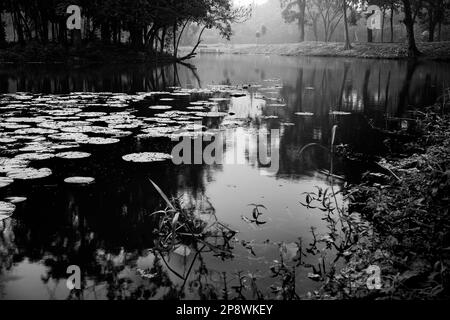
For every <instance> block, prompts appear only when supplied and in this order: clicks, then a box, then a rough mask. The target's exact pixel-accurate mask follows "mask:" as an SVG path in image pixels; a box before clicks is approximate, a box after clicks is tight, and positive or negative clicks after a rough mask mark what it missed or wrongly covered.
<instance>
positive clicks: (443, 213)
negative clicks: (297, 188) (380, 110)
mask: <svg viewBox="0 0 450 320" xmlns="http://www.w3.org/2000/svg"><path fill="white" fill-rule="evenodd" d="M447 101H448V97H447ZM443 104H444V105H445V102H441V103H440V104H437V105H435V106H434V107H431V108H429V109H428V110H427V112H426V113H423V112H416V113H413V114H412V117H415V118H416V122H417V128H418V132H417V136H416V137H415V138H412V139H411V141H410V142H409V143H405V144H403V147H402V150H400V153H396V154H390V155H388V156H387V157H386V158H385V159H380V161H379V164H380V167H383V168H385V169H386V170H385V174H383V173H378V174H373V173H372V174H367V175H366V176H365V178H364V179H363V182H362V183H360V184H357V185H354V186H351V187H349V188H348V190H347V194H348V195H351V197H349V199H350V207H349V211H350V212H352V213H354V214H358V215H359V216H361V217H362V218H363V220H366V221H369V222H370V225H371V230H370V232H368V233H367V234H366V235H364V236H362V235H359V236H358V238H357V241H356V243H355V245H354V246H352V249H351V250H350V251H349V252H348V253H347V255H346V257H347V258H348V261H347V264H346V267H345V268H344V269H343V270H341V272H339V273H336V274H331V275H330V276H329V278H328V281H327V283H326V285H325V286H324V288H323V291H322V293H321V294H320V295H318V297H320V298H324V297H325V298H341V299H342V298H343V299H346V298H352V299H353V298H370V299H448V298H449V297H450V270H449V268H450V213H449V208H450V202H449V195H450V116H449V115H448V114H443V113H442V105H443ZM449 107H450V106H449V105H448V104H447V110H448V108H449ZM399 134H401V132H399ZM394 140H395V135H391V137H390V138H389V139H387V140H386V141H385V142H386V143H389V144H395V143H396V141H394ZM413 150H414V151H413ZM356 224H357V223H356V222H355V225H356ZM354 227H355V226H354ZM369 266H378V267H380V269H381V286H382V288H381V289H380V290H369V289H368V287H367V281H368V279H369V275H368V273H367V268H368V267H369Z"/></svg>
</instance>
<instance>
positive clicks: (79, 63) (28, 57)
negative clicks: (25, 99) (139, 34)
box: [0, 43, 177, 67]
mask: <svg viewBox="0 0 450 320" xmlns="http://www.w3.org/2000/svg"><path fill="white" fill-rule="evenodd" d="M176 61H177V59H175V58H174V57H173V56H171V55H169V54H166V53H163V54H160V53H157V54H156V55H155V54H149V52H146V51H145V50H144V49H135V48H132V47H130V46H127V45H105V44H101V43H89V44H83V45H81V46H79V47H74V46H68V45H59V44H54V43H50V44H47V45H43V44H39V43H31V44H27V45H23V46H21V45H19V44H14V45H10V46H8V47H6V48H0V67H1V66H24V65H49V66H51V65H66V66H75V67H83V66H90V65H107V64H130V63H131V64H142V63H160V64H166V63H173V62H176Z"/></svg>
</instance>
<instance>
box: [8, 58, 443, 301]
mask: <svg viewBox="0 0 450 320" xmlns="http://www.w3.org/2000/svg"><path fill="white" fill-rule="evenodd" d="M189 62H190V63H191V64H192V65H191V66H186V65H177V66H174V65H168V66H164V67H158V68H152V67H151V66H136V65H135V66H122V65H121V66H104V67H89V68H79V69H67V68H65V67H62V66H52V67H44V66H39V65H32V66H27V67H22V68H14V67H0V93H4V94H12V95H0V119H1V121H2V123H14V124H19V123H25V124H26V125H27V126H29V127H32V128H36V127H39V125H40V122H41V121H44V122H46V123H48V122H51V124H52V125H53V124H55V122H58V121H59V122H64V121H69V120H70V121H72V120H74V121H78V120H82V121H86V120H89V121H91V120H92V123H94V122H95V121H94V120H93V119H92V118H95V117H101V116H112V115H119V116H120V118H121V119H122V120H123V118H124V117H125V115H126V117H129V119H132V120H130V123H131V122H133V123H137V122H139V126H137V127H135V128H132V129H133V130H131V129H130V130H131V131H132V134H130V135H127V136H123V137H122V136H121V138H120V139H119V140H120V142H118V143H116V144H112V145H101V146H98V145H94V146H93V145H92V144H89V143H87V144H86V143H85V144H80V146H78V147H76V148H74V149H73V150H75V151H84V152H89V153H91V157H89V158H87V159H80V160H77V161H64V160H61V159H58V158H51V159H46V160H39V161H32V162H31V164H30V165H31V166H33V167H36V168H42V167H48V168H50V169H51V170H52V171H53V174H52V176H50V177H46V178H44V179H36V180H31V181H30V180H26V181H20V179H19V180H18V181H16V180H14V182H13V183H12V184H9V185H8V186H6V187H3V188H0V201H2V199H4V198H7V197H11V196H20V197H26V198H27V200H26V201H25V202H22V203H19V204H17V205H16V211H15V212H14V215H13V216H12V217H11V218H9V219H5V220H2V221H1V222H0V232H1V234H0V268H1V269H0V298H1V299H66V298H68V297H73V294H72V295H71V293H70V290H69V289H68V288H67V286H66V279H67V277H68V275H67V273H66V269H67V267H68V266H70V265H78V266H79V267H80V269H81V271H82V275H83V288H84V289H83V298H84V299H106V298H137V297H145V298H155V299H160V298H173V297H174V296H179V293H180V292H183V295H182V297H184V298H194V299H195V298H205V297H209V298H211V297H218V298H224V291H223V290H222V289H224V287H225V283H226V287H227V290H226V291H227V295H228V297H230V298H232V297H236V296H239V294H238V289H236V288H232V287H233V286H236V285H237V284H238V283H239V277H241V276H242V277H243V278H242V281H243V285H245V286H246V289H244V290H243V291H242V293H243V295H244V296H245V297H247V298H255V296H254V295H253V294H254V292H255V290H251V288H252V286H253V285H254V283H252V282H251V279H252V278H255V279H256V285H257V286H258V288H259V290H260V291H261V292H262V293H263V294H264V295H265V296H267V297H275V296H276V295H277V294H276V293H275V291H276V287H279V286H281V282H282V280H281V279H280V278H279V277H278V278H274V277H272V275H273V272H272V271H271V267H272V266H273V265H274V264H277V263H278V262H279V260H280V259H283V258H284V259H287V263H288V265H289V266H292V265H295V263H296V262H295V261H288V260H289V259H290V258H292V255H293V254H292V248H293V247H295V242H296V241H298V238H301V239H302V244H304V246H305V247H306V246H307V245H308V244H309V243H310V242H311V241H312V240H313V237H312V233H311V228H312V227H313V228H315V231H314V232H315V233H316V234H317V235H319V236H323V235H325V234H326V233H327V231H328V229H327V227H326V224H325V222H324V221H323V218H324V214H323V212H322V211H320V210H317V209H307V208H305V207H303V206H302V205H301V204H300V201H302V202H304V201H305V200H304V199H305V195H304V193H305V192H311V191H314V190H315V188H316V187H319V188H323V189H325V188H328V187H330V186H331V185H333V187H334V188H336V189H339V187H340V186H341V185H342V184H343V183H344V180H340V179H333V180H331V179H330V178H329V177H328V176H327V174H326V171H325V170H328V169H329V168H330V161H331V159H330V156H329V154H328V153H327V152H325V151H324V150H322V149H320V148H310V149H308V150H306V151H305V152H304V153H303V154H302V155H301V156H300V155H299V152H300V150H301V149H302V148H303V147H304V146H305V145H307V144H309V143H317V144H321V145H324V146H329V145H330V141H331V138H330V137H331V132H332V128H333V126H334V125H337V126H338V127H337V135H336V141H335V144H336V145H339V144H348V145H350V146H351V147H352V149H354V150H356V151H361V152H368V153H378V152H380V153H382V152H383V148H384V145H383V143H382V139H381V137H380V136H379V134H378V133H377V132H376V131H373V130H371V127H372V126H377V127H380V128H383V129H392V128H404V129H405V130H408V127H409V126H410V122H408V121H407V120H402V119H403V118H405V119H406V118H408V110H410V109H411V108H414V107H418V108H421V107H424V106H426V105H428V104H431V103H433V102H434V101H435V100H436V98H437V97H438V96H439V95H440V94H441V92H442V88H443V87H448V86H449V85H450V65H449V64H444V63H436V62H421V63H414V62H412V61H410V62H407V61H392V60H389V61H384V60H359V59H329V58H294V57H275V56H239V55H200V56H199V57H197V58H196V59H194V60H192V61H189ZM211 86H213V87H211ZM235 86H237V87H236V88H235ZM173 87H181V88H184V89H189V90H190V91H189V90H187V91H184V93H182V94H180V95H177V94H175V95H174V94H171V93H167V92H166V93H164V94H159V95H152V96H151V97H148V98H146V99H143V100H142V99H138V97H139V96H142V95H143V93H148V92H154V91H170V92H173V91H174V90H175V91H177V90H179V89H178V88H173ZM205 88H206V89H207V88H210V89H211V92H207V91H202V90H197V89H205ZM230 88H231V89H230ZM237 89H239V92H238V93H239V94H236V92H235V91H236V90H237ZM213 91H214V92H213ZM23 92H26V94H25V93H23ZM71 92H72V93H73V92H77V94H72V95H71V96H69V95H68V94H70V93H71ZM81 92H97V93H101V94H100V95H101V97H102V99H103V100H105V99H106V101H111V100H108V99H113V98H114V99H115V101H116V102H117V101H119V102H120V103H118V104H117V105H115V106H116V107H117V108H112V107H111V105H108V103H105V102H101V101H100V102H99V101H97V100H96V99H97V98H98V95H96V94H93V95H89V94H86V96H85V97H83V95H82V94H81ZM107 92H111V93H107ZM186 92H188V93H189V94H186ZM230 92H231V95H230ZM13 93H20V94H17V95H16V94H13ZM112 93H124V94H127V95H129V96H124V97H121V96H119V95H113V94H112ZM136 93H137V94H136ZM167 98H169V99H167ZM211 98H213V99H212V100H211ZM214 98H218V99H214ZM83 99H87V100H89V103H85V102H84V101H83ZM102 99H100V100H102ZM161 99H163V100H161ZM38 100H40V101H39V102H37V101H38ZM67 100H69V102H67ZM103 100H102V101H103ZM137 100H139V101H137ZM199 100H200V101H209V102H211V101H213V103H211V105H209V106H208V108H206V107H205V110H206V109H207V111H209V112H211V111H212V112H216V113H217V112H220V113H223V114H221V115H220V116H217V115H215V116H212V117H211V116H207V115H200V116H199V115H195V116H193V115H194V109H189V108H192V106H196V104H195V102H196V101H199ZM64 101H65V102H64ZM192 102H194V104H192ZM161 104H163V105H170V106H171V107H172V110H179V111H182V112H186V110H188V111H189V112H190V113H189V114H184V115H186V116H183V117H182V118H186V119H181V118H180V115H177V117H173V118H175V120H174V123H175V124H177V123H183V124H189V123H191V122H193V121H194V119H195V121H201V124H202V125H204V126H205V127H206V128H205V129H204V130H207V131H208V132H209V131H211V132H214V133H217V132H220V133H221V134H222V136H223V139H224V144H226V148H225V149H224V152H223V155H222V159H223V160H224V161H223V163H221V164H211V165H207V164H182V165H175V164H172V163H171V162H170V161H166V162H161V163H159V162H158V163H151V164H148V165H136V164H133V163H129V162H125V161H123V160H122V156H123V155H125V154H129V153H135V152H166V153H170V152H171V148H172V147H173V146H174V144H175V143H174V142H173V141H170V139H168V138H167V137H159V138H148V137H139V138H138V135H139V134H140V133H142V130H144V129H151V128H152V126H151V125H150V124H149V122H147V121H146V120H145V119H147V120H149V119H150V118H152V117H153V118H155V116H158V114H161V113H164V110H150V109H149V108H148V107H149V106H152V105H161ZM49 105H50V106H51V108H50V109H49ZM200 105H202V103H200ZM78 107H80V108H81V109H83V112H100V113H101V115H100V114H97V115H95V114H94V115H92V114H91V115H90V116H88V115H83V116H81V115H80V112H81V110H74V111H73V112H72V113H70V114H62V113H61V112H59V111H61V110H64V108H69V109H72V110H73V109H74V108H78ZM55 108H57V110H58V112H59V113H56V112H55ZM48 110H51V111H50V112H47V111H48ZM192 116H193V117H192ZM26 117H29V118H33V117H38V119H39V121H33V120H29V119H28V120H24V121H23V122H21V121H20V120H17V118H26ZM65 117H69V118H70V117H74V118H70V119H68V118H65ZM189 117H191V118H190V119H189ZM63 118H64V119H63ZM167 118H170V117H167ZM198 118H199V119H200V120H198ZM399 118H401V119H399ZM97 120H99V119H97ZM110 120H111V118H108V121H110ZM122 120H121V121H122ZM180 121H181V122H180ZM183 121H185V122H183ZM186 121H187V122H186ZM97 122H102V121H97ZM150 122H151V121H150ZM130 123H127V124H130ZM109 124H111V121H110V122H109ZM121 124H123V122H122V123H121ZM78 125H79V124H78ZM102 125H103V126H104V123H103V124H98V126H102ZM76 126H77V125H76V124H73V125H72V126H71V127H76ZM169 126H170V124H169ZM39 128H42V126H40V127H39ZM61 128H62V127H57V128H56V131H57V132H59V131H60V130H61ZM130 128H131V127H130ZM122 129H123V130H125V127H122ZM16 130H20V129H18V128H12V127H10V126H9V127H8V126H2V127H0V135H1V136H0V138H1V139H0V141H1V142H0V159H9V158H12V157H17V156H20V154H23V153H24V152H25V151H24V149H23V148H24V146H29V145H30V143H32V142H34V143H35V144H34V145H36V143H38V144H41V145H42V144H43V143H44V142H48V140H51V138H49V136H48V135H49V133H45V132H39V131H36V132H35V131H33V132H34V133H33V137H31V138H29V139H28V140H27V138H26V137H24V135H26V134H27V131H25V132H24V133H23V134H20V132H19V133H18V132H17V131H16ZM127 130H128V129H127ZM271 130H275V131H271ZM70 132H75V131H70ZM261 132H262V133H264V134H265V133H267V135H269V136H270V138H273V139H272V140H271V139H270V138H269V145H263V146H261V145H260V144H259V143H258V140H252V139H253V138H254V137H256V135H257V134H258V133H261ZM273 132H275V133H277V134H278V135H275V134H274V133H273ZM92 133H93V132H89V134H92ZM269 133H270V134H269ZM28 134H29V133H28ZM108 134H109V133H106V135H108ZM19 135H20V137H18V136H19ZM94 135H95V134H94ZM11 138H12V139H11ZM245 138H250V143H249V144H248V145H245V144H240V143H239V142H242V141H243V140H244V139H245ZM270 142H272V145H270ZM55 145H56V143H55V142H54V141H53V142H51V147H49V148H47V149H46V150H45V153H50V154H52V153H57V152H60V151H57V150H56V149H55V148H56V147H55ZM204 147H205V146H204V145H203V148H204ZM266 147H267V148H269V147H270V148H269V149H271V150H270V151H271V152H272V153H271V154H270V155H271V156H272V160H274V159H275V157H274V156H275V155H274V152H275V150H277V152H278V154H279V157H278V159H277V161H276V162H277V163H276V167H275V170H272V169H273V168H271V167H269V166H267V165H264V163H260V162H258V161H255V159H253V158H252V156H251V155H254V154H258V152H260V151H261V148H266ZM71 150H72V149H71ZM202 150H203V149H202ZM32 152H34V153H42V152H43V151H42V150H40V149H39V150H33V151H32ZM333 166H334V168H333V173H334V174H335V175H338V176H342V177H345V180H347V181H352V180H354V179H358V176H359V174H360V173H361V172H362V171H363V170H364V169H365V168H362V167H361V166H359V165H357V164H355V163H348V162H343V161H340V159H334V161H333ZM0 167H1V166H0ZM5 175H6V173H0V177H2V176H5ZM71 176H88V177H94V178H95V179H96V182H95V184H92V185H89V186H85V187H77V186H72V185H69V184H67V183H64V179H65V178H67V177H71ZM149 178H150V179H152V180H153V181H155V182H156V184H157V185H158V186H159V187H160V188H161V189H162V190H163V191H164V192H165V193H166V194H167V195H168V196H169V197H171V198H172V197H176V198H179V199H180V203H181V206H182V207H183V208H186V210H189V211H190V212H193V213H194V214H195V215H196V216H198V217H199V219H201V220H202V221H204V222H205V223H207V224H209V225H211V224H214V221H216V219H217V221H220V222H221V223H222V224H223V225H226V226H227V228H230V229H232V230H236V231H238V233H237V234H236V235H234V236H233V237H231V238H230V239H228V241H227V242H226V243H224V242H223V241H222V240H220V239H219V240H217V239H216V240H214V239H208V245H206V244H205V243H204V242H201V243H200V244H202V245H205V246H206V249H208V248H209V246H213V244H214V245H215V246H217V247H220V248H222V249H223V250H222V251H220V250H219V251H217V250H204V251H202V252H201V253H200V254H194V251H195V250H194V249H195V248H193V244H192V242H190V243H186V246H184V245H183V247H181V246H180V247H179V248H185V251H184V253H182V254H180V252H179V250H178V253H177V252H174V251H175V249H174V250H171V251H170V253H168V254H165V255H164V254H163V255H162V258H161V257H160V255H159V254H156V253H155V251H154V250H153V249H154V248H155V245H156V239H158V236H157V235H155V234H157V232H156V233H155V229H158V225H157V224H156V222H155V221H157V220H155V215H152V213H153V212H155V211H157V210H160V209H162V208H164V201H163V200H162V198H161V196H160V195H159V194H158V193H157V191H156V190H155V188H154V187H153V186H152V185H151V183H150V182H149ZM0 182H1V181H0ZM250 204H257V205H263V206H264V207H265V209H264V208H261V209H260V210H261V212H262V213H263V214H262V215H261V218H260V219H261V220H260V221H262V222H263V223H262V224H259V223H256V222H255V221H252V210H253V208H254V206H252V205H250ZM212 220H214V221H213V222H211V221H212ZM169 238H170V236H169ZM221 241H222V242H221ZM217 247H216V248H217ZM225 247H226V250H225ZM280 247H281V248H284V249H285V251H284V253H282V255H281V257H280ZM186 248H187V249H186ZM186 250H189V251H192V252H190V253H189V252H186ZM286 250H287V251H286ZM281 251H282V250H281ZM225 252H226V253H230V252H231V253H232V255H231V256H230V255H227V254H225ZM294 255H295V254H294ZM321 257H322V256H321V255H315V256H313V255H306V256H305V257H304V258H303V259H304V263H307V264H308V265H314V266H317V265H319V264H321V261H320V260H319V259H320V258H321ZM163 259H164V260H163ZM333 259H334V253H333V252H332V251H330V252H329V253H327V255H326V257H325V264H326V266H329V264H330V263H331V262H332V261H333ZM274 260H278V262H274ZM191 265H192V268H191ZM308 265H307V266H300V267H298V268H296V275H295V280H294V283H295V286H296V292H297V293H298V294H299V295H300V296H303V295H305V294H307V292H311V291H313V290H316V289H317V288H318V287H320V285H321V283H320V282H316V281H313V280H312V279H310V278H308V273H311V272H313V270H314V269H312V267H311V266H308ZM315 269H317V268H315ZM316 271H317V270H316ZM143 272H144V274H143ZM316 273H317V272H316ZM249 274H251V276H249ZM180 275H181V276H182V277H185V278H186V281H184V280H183V279H181V277H180ZM186 275H187V276H186ZM270 286H272V287H273V290H272V289H271V288H270ZM228 291H229V293H228Z"/></svg>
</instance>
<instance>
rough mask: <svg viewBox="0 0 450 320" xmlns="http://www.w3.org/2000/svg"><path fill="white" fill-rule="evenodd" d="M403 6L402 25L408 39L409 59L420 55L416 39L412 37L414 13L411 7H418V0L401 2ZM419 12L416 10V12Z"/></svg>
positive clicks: (403, 0)
mask: <svg viewBox="0 0 450 320" xmlns="http://www.w3.org/2000/svg"><path fill="white" fill-rule="evenodd" d="M401 1H402V5H403V12H404V15H405V18H404V20H403V23H404V24H405V27H406V35H407V39H408V56H409V57H411V58H414V57H417V56H419V55H420V54H421V53H420V51H419V49H418V48H417V44H416V37H415V35H414V24H415V17H416V16H415V13H414V12H413V5H414V6H415V8H418V7H419V6H420V3H421V2H422V1H420V0H401ZM418 11H419V10H418V9H416V12H418Z"/></svg>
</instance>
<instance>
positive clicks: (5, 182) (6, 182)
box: [0, 177, 14, 188]
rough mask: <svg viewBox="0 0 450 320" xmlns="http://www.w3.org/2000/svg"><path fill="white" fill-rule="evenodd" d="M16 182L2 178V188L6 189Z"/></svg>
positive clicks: (0, 186) (0, 181) (0, 178)
mask: <svg viewBox="0 0 450 320" xmlns="http://www.w3.org/2000/svg"><path fill="white" fill-rule="evenodd" d="M13 182H14V180H13V179H11V178H8V177H0V188H4V187H7V186H9V185H10V184H11V183H13Z"/></svg>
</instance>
